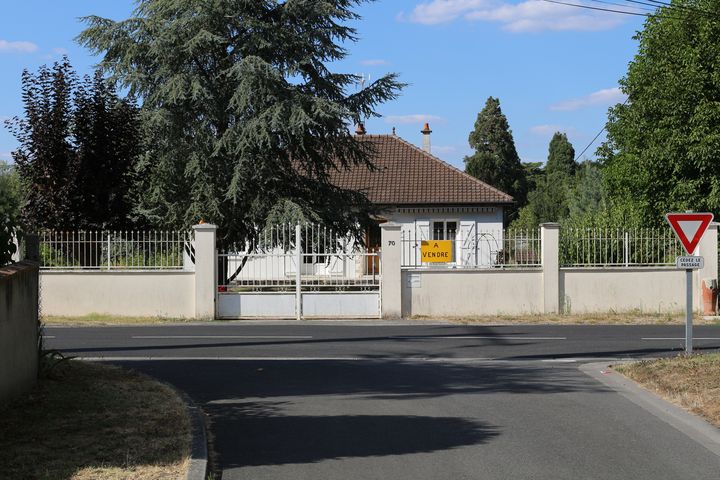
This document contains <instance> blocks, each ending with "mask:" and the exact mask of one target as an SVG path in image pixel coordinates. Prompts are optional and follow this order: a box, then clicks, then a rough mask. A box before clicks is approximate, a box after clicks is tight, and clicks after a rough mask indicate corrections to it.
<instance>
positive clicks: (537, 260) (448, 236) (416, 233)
mask: <svg viewBox="0 0 720 480" xmlns="http://www.w3.org/2000/svg"><path fill="white" fill-rule="evenodd" d="M432 240H450V241H451V252H452V253H451V260H450V261H449V262H445V263H425V262H423V260H422V244H423V241H432ZM401 244H402V267H403V268H423V267H426V268H431V267H435V268H518V267H540V266H541V239H540V230H539V229H506V230H478V229H476V228H475V227H471V228H462V226H461V228H460V230H459V231H448V230H447V228H446V229H445V230H444V231H443V232H439V231H438V232H432V233H430V232H423V231H421V230H407V231H403V232H401Z"/></svg>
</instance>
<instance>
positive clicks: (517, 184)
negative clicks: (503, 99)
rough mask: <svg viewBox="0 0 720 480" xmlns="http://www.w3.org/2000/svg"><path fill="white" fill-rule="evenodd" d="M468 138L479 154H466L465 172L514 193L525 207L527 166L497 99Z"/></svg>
mask: <svg viewBox="0 0 720 480" xmlns="http://www.w3.org/2000/svg"><path fill="white" fill-rule="evenodd" d="M468 141H469V143H470V146H471V147H472V148H474V149H475V153H474V154H473V155H471V156H469V157H465V171H466V172H467V173H469V174H470V175H472V176H473V177H475V178H478V179H480V180H482V181H484V182H486V183H488V184H490V185H492V186H494V187H496V188H499V189H500V190H502V191H504V192H505V193H508V194H510V195H512V196H513V197H514V198H515V202H516V205H517V206H518V207H521V206H523V205H524V204H525V201H526V196H527V179H526V176H525V175H526V174H525V169H524V167H523V165H522V163H521V162H520V157H519V156H518V154H517V150H516V149H515V141H514V140H513V136H512V132H511V131H510V126H509V125H508V121H507V118H506V117H505V115H504V114H503V113H502V110H501V109H500V101H499V100H498V99H497V98H493V97H490V98H488V99H487V102H486V103H485V107H484V108H483V109H482V111H481V112H480V113H479V114H478V116H477V120H476V121H475V129H474V130H473V131H472V132H470V136H469V138H468Z"/></svg>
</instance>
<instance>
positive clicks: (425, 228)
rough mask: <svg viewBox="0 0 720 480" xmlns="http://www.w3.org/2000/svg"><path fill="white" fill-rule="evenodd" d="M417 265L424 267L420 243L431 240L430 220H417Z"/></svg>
mask: <svg viewBox="0 0 720 480" xmlns="http://www.w3.org/2000/svg"><path fill="white" fill-rule="evenodd" d="M415 239H416V241H415V265H417V266H418V267H419V266H421V265H422V251H421V249H420V242H422V241H423V240H430V220H415Z"/></svg>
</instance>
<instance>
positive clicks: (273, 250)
mask: <svg viewBox="0 0 720 480" xmlns="http://www.w3.org/2000/svg"><path fill="white" fill-rule="evenodd" d="M218 273H219V274H218V286H217V287H218V288H217V301H216V316H217V318H222V319H240V318H295V319H301V318H379V316H380V257H379V254H378V253H368V252H367V251H365V250H364V249H362V248H360V247H359V246H358V245H356V244H355V242H353V241H352V240H351V239H349V238H347V237H346V236H341V235H337V234H336V233H334V232H332V231H331V230H329V229H326V228H324V227H318V226H317V225H313V224H306V225H278V226H275V227H272V228H268V229H266V230H265V231H263V232H262V234H261V236H260V240H259V242H258V245H257V247H256V248H254V249H249V248H246V249H245V251H243V252H232V253H220V254H218Z"/></svg>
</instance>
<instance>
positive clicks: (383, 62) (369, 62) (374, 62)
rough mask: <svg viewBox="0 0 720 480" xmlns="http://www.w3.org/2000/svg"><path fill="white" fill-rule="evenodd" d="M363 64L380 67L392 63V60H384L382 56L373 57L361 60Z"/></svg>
mask: <svg viewBox="0 0 720 480" xmlns="http://www.w3.org/2000/svg"><path fill="white" fill-rule="evenodd" d="M360 64H361V65H363V66H366V67H379V66H383V65H390V62H388V61H387V60H382V59H380V58H373V59H369V60H363V61H361V62H360Z"/></svg>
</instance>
